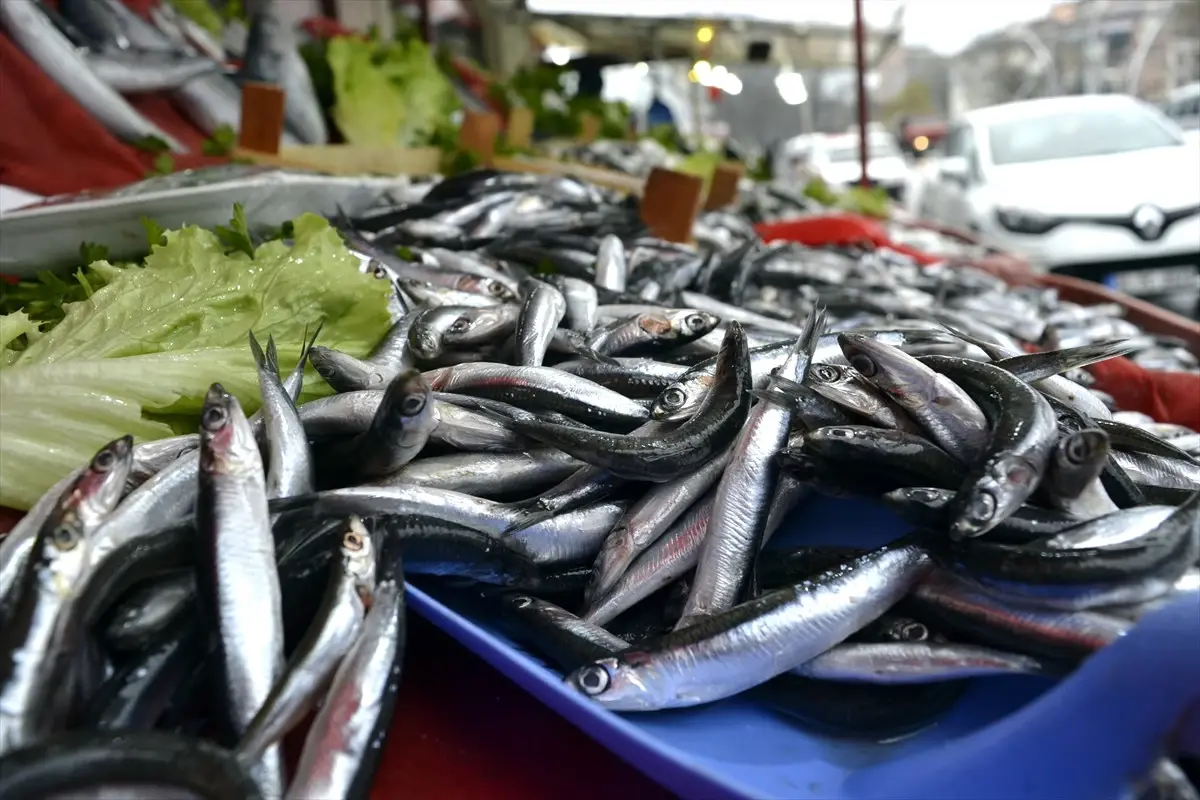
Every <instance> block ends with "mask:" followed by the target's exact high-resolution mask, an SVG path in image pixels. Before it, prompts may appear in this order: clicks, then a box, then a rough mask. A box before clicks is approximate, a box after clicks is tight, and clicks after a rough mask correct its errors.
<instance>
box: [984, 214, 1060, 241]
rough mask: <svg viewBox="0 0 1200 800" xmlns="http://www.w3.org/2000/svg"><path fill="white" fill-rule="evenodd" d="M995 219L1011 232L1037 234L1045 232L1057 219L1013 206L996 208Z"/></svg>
mask: <svg viewBox="0 0 1200 800" xmlns="http://www.w3.org/2000/svg"><path fill="white" fill-rule="evenodd" d="M996 221H997V222H999V223H1000V225H1001V227H1003V228H1004V229H1005V230H1009V231H1012V232H1013V233H1029V234H1034V235H1036V234H1039V233H1047V232H1049V231H1050V230H1051V229H1052V228H1054V227H1055V226H1056V225H1058V220H1056V219H1054V218H1053V217H1048V216H1046V215H1045V214H1041V213H1039V212H1037V211H1025V210H1021V209H1015V208H997V209H996Z"/></svg>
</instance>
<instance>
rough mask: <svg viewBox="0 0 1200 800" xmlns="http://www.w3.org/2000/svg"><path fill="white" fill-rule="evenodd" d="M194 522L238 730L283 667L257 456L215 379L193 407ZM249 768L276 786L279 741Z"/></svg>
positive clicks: (266, 786)
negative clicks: (196, 410) (196, 447)
mask: <svg viewBox="0 0 1200 800" xmlns="http://www.w3.org/2000/svg"><path fill="white" fill-rule="evenodd" d="M196 529H197V534H198V537H197V538H198V540H199V542H198V544H199V547H200V550H201V551H202V553H203V555H202V562H201V563H202V564H203V565H204V566H203V568H201V569H198V571H197V585H198V588H199V591H200V596H201V598H202V599H203V601H204V602H203V606H204V607H205V609H206V612H205V613H206V614H207V615H208V616H209V618H210V619H211V620H212V624H213V625H214V627H215V628H216V630H217V631H218V633H219V646H218V650H219V658H218V661H219V663H220V668H221V674H222V675H223V678H224V681H223V685H224V687H225V697H224V701H225V703H226V713H227V715H228V718H229V723H230V725H231V726H232V728H233V730H234V731H235V733H237V734H238V735H241V734H243V733H244V732H245V730H246V728H247V727H248V726H249V725H250V723H251V722H252V721H253V720H254V716H255V715H256V714H257V713H258V710H259V709H260V708H261V707H262V705H263V703H264V702H265V701H266V699H267V697H268V696H269V695H270V693H271V690H272V688H273V687H274V685H275V683H276V681H278V680H279V677H280V675H281V674H282V673H283V668H284V657H283V609H282V598H281V594H280V589H279V575H278V572H277V569H276V564H275V542H274V538H273V536H272V533H271V520H270V516H269V513H268V507H267V487H266V475H265V473H264V470H263V463H262V457H261V456H260V455H259V451H258V444H257V443H256V442H255V441H254V434H253V433H252V432H251V430H250V424H249V423H248V422H247V421H246V416H245V414H244V413H243V411H242V408H241V405H240V404H239V403H238V401H237V400H236V399H234V398H233V397H231V396H230V395H229V394H228V393H227V392H226V391H225V388H224V387H223V386H221V384H219V383H216V384H213V385H212V387H211V388H210V389H209V391H208V394H207V395H206V396H205V400H204V410H203V411H202V412H201V415H200V491H199V496H198V498H197V500H196ZM251 607H253V608H254V609H255V612H254V613H253V614H247V613H246V609H247V608H251ZM251 774H252V776H253V777H254V780H255V782H256V783H257V784H258V785H259V787H260V788H261V790H262V792H263V793H264V794H266V795H269V796H278V795H281V794H282V793H283V764H282V761H281V757H280V751H279V748H278V746H275V747H271V748H269V749H266V750H265V751H264V752H263V753H262V755H261V757H260V758H259V759H258V760H257V761H256V762H255V763H254V765H253V767H252V768H251Z"/></svg>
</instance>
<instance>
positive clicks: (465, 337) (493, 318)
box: [442, 303, 520, 347]
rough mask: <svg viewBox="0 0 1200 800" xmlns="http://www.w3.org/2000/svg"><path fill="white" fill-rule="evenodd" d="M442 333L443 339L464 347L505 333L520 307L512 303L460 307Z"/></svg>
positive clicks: (510, 326)
mask: <svg viewBox="0 0 1200 800" xmlns="http://www.w3.org/2000/svg"><path fill="white" fill-rule="evenodd" d="M459 312H460V313H459V314H458V316H456V317H455V318H454V320H453V321H452V322H451V323H450V325H449V326H447V328H446V331H445V333H443V334H442V339H443V341H445V342H446V344H448V345H452V346H455V347H466V346H470V345H476V344H480V343H483V342H488V341H491V340H492V339H495V338H499V337H502V336H505V335H507V334H508V333H510V332H511V331H512V328H513V326H515V325H516V322H517V315H518V314H519V313H520V309H519V308H518V307H517V306H515V305H512V304H508V303H505V304H503V305H494V306H482V307H480V308H461V309H459Z"/></svg>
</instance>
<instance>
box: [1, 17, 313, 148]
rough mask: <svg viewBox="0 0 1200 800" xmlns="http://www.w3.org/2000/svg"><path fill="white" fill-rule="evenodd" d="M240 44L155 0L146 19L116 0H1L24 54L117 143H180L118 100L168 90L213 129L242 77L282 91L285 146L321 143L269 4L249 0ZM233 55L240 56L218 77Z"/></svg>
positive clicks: (308, 97)
mask: <svg viewBox="0 0 1200 800" xmlns="http://www.w3.org/2000/svg"><path fill="white" fill-rule="evenodd" d="M253 7H254V12H255V13H254V14H253V18H252V22H251V24H250V30H249V33H248V35H247V36H246V37H245V39H246V40H245V43H244V47H239V48H237V52H234V53H229V52H227V49H226V45H225V43H223V42H220V41H217V39H216V38H215V37H213V36H212V34H210V33H209V32H208V31H207V30H205V29H204V28H202V27H201V26H200V25H197V24H196V23H195V22H193V21H192V20H190V19H189V18H188V17H186V16H184V15H182V14H179V13H178V12H176V11H175V10H174V9H173V8H172V7H171V5H170V4H169V3H166V2H159V3H154V4H152V5H151V6H150V8H149V12H148V13H149V17H150V19H149V21H147V20H146V19H144V18H143V17H141V16H139V15H138V14H137V13H135V12H134V11H132V10H131V9H130V8H129V7H128V6H126V5H125V3H124V1H123V0H60V2H59V3H58V7H57V10H56V9H55V8H53V7H51V6H48V5H46V4H44V3H41V2H38V0H0V24H2V25H3V27H4V28H5V29H6V30H7V31H8V33H9V35H10V36H12V38H13V40H14V41H15V42H16V43H17V44H18V45H20V46H21V48H22V49H23V50H24V51H25V52H26V54H27V55H28V56H29V57H30V58H31V59H32V60H33V61H34V62H35V63H37V65H38V66H39V67H41V68H42V70H43V71H44V72H45V73H46V75H47V76H49V77H50V78H51V79H52V80H53V81H54V82H55V83H57V84H58V85H59V86H60V87H62V89H63V90H64V91H66V92H67V94H69V95H71V97H73V98H74V99H75V101H76V102H78V103H79V104H80V105H81V106H82V107H83V108H84V109H85V110H86V111H87V112H88V113H89V114H91V115H92V116H93V117H95V119H96V120H97V121H98V122H100V123H101V124H102V125H104V127H105V128H107V129H108V130H110V131H111V132H112V133H113V134H115V135H117V136H119V137H121V138H122V139H124V140H126V141H129V142H134V143H139V142H142V141H144V140H146V139H147V138H148V137H153V138H156V139H159V140H161V141H162V142H163V143H165V144H166V145H167V146H168V147H169V148H170V149H171V150H172V151H173V152H176V153H186V152H187V148H186V147H185V146H184V145H183V144H182V143H181V142H179V141H178V140H177V139H175V138H174V137H172V136H171V135H170V134H168V133H167V132H166V131H164V130H163V129H162V128H160V127H159V126H158V125H156V124H155V123H154V122H152V121H151V120H149V119H147V118H146V117H145V116H143V115H142V114H141V112H139V111H137V110H136V109H135V108H134V107H133V106H131V105H130V104H129V103H128V102H127V101H126V100H125V98H124V97H123V95H127V94H138V93H144V92H162V91H166V92H168V93H169V94H170V97H171V98H172V100H173V101H174V102H175V104H176V105H177V106H178V108H179V109H180V111H181V112H182V113H183V114H184V115H186V116H187V117H188V118H189V119H190V120H191V121H192V122H193V123H194V124H195V125H196V126H197V127H199V128H200V129H201V130H204V131H205V132H206V133H210V134H211V133H213V132H214V131H215V130H216V129H217V128H218V127H220V126H222V125H227V126H229V127H231V128H233V129H234V130H236V129H237V128H238V125H239V122H240V118H241V88H240V86H239V83H240V81H243V80H249V81H262V82H267V83H273V84H276V85H279V86H281V87H283V88H284V89H285V90H286V92H287V100H286V107H285V109H284V113H285V130H284V138H283V142H284V144H324V143H325V142H326V140H327V139H328V130H327V129H326V125H325V117H324V112H323V111H322V109H321V106H320V103H319V102H318V100H317V96H316V90H315V89H314V88H313V84H312V80H311V78H310V77H309V74H308V68H307V67H306V66H305V64H304V60H303V58H302V57H301V56H300V51H299V49H298V44H297V41H296V37H295V34H294V33H293V32H292V30H291V28H290V27H289V26H288V25H287V23H285V22H284V21H283V20H282V19H280V17H279V15H278V12H277V10H276V9H275V7H274V4H273V2H272V0H256V2H255V3H254V4H253ZM230 55H232V56H234V57H236V58H239V59H241V61H242V66H241V69H240V70H239V71H238V72H237V73H236V74H226V68H225V63H226V60H227V58H228V57H229V56H230Z"/></svg>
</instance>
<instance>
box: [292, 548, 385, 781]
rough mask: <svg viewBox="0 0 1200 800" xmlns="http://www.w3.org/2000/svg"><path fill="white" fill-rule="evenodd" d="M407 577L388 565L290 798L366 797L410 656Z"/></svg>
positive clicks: (311, 735)
mask: <svg viewBox="0 0 1200 800" xmlns="http://www.w3.org/2000/svg"><path fill="white" fill-rule="evenodd" d="M404 636H405V626H404V584H403V577H402V576H401V575H400V574H399V569H398V567H397V568H395V569H394V570H392V569H389V570H385V571H383V573H382V574H381V575H380V577H379V581H378V583H377V584H376V587H375V594H374V597H373V599H372V601H371V609H370V611H368V612H367V616H366V618H365V620H364V621H363V626H362V632H361V633H360V634H359V636H358V640H357V641H356V642H355V643H354V645H353V646H352V647H351V649H350V652H349V653H347V654H346V657H345V659H344V660H343V661H342V663H341V666H339V667H338V669H337V672H336V673H335V674H334V676H333V683H332V685H331V686H330V688H329V692H328V693H327V694H326V696H325V699H324V702H323V703H322V705H321V710H320V711H319V712H317V717H316V719H315V720H313V723H312V727H311V728H309V731H308V735H307V737H306V738H305V740H304V749H303V751H302V752H301V754H300V761H299V764H298V765H297V766H296V774H295V775H294V776H293V777H292V781H291V784H290V785H289V786H288V791H287V794H286V797H287V798H289V799H290V798H296V800H302V798H309V797H358V796H361V795H363V794H366V793H367V792H368V790H369V789H370V786H371V782H372V779H373V778H374V776H375V769H376V767H377V766H378V764H379V759H380V757H381V755H382V747H380V741H381V740H382V738H383V736H384V735H385V733H386V728H387V726H388V725H389V724H390V722H391V718H392V713H391V712H392V708H393V707H394V706H395V702H396V689H397V688H398V686H399V678H400V667H401V662H402V660H403V655H404Z"/></svg>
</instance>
